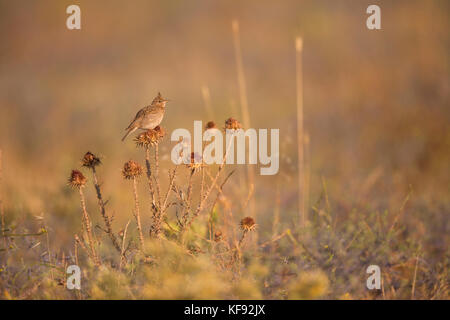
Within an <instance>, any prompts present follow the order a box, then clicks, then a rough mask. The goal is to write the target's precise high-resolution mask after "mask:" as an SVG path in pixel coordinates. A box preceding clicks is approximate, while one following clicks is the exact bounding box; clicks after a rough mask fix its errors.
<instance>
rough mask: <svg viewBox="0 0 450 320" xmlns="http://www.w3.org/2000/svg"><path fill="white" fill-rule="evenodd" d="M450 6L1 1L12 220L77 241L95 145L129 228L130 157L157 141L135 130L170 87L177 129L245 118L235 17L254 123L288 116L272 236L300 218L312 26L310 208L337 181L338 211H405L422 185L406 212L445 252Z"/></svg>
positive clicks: (0, 80)
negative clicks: (299, 52)
mask: <svg viewBox="0 0 450 320" xmlns="http://www.w3.org/2000/svg"><path fill="white" fill-rule="evenodd" d="M71 4H77V5H79V6H80V8H81V20H82V21H81V27H82V28H81V30H68V29H67V28H66V19H67V17H68V14H66V8H67V6H69V5H71ZM370 4H377V5H379V6H380V7H381V25H382V30H379V31H371V30H368V29H367V28H366V19H367V17H368V15H367V14H366V8H367V7H368V6H369V5H370ZM449 9H450V3H449V2H448V1H446V0H442V1H437V0H436V1H298V0H295V1H291V0H286V1H261V0H258V1H256V0H255V1H253V0H250V1H207V0H205V1H197V0H195V1H133V2H125V1H115V0H108V1H106V0H101V1H100V0H97V1H84V0H80V1H68V0H59V1H47V0H41V1H0V34H1V39H2V41H1V43H0V48H1V50H0V148H1V149H2V150H3V169H4V181H3V187H2V188H3V194H4V200H5V201H4V205H5V212H6V216H7V219H8V221H15V222H14V223H17V224H18V223H21V222H24V221H28V220H29V218H30V217H33V216H40V217H44V219H45V220H46V224H47V225H48V227H49V228H50V230H51V232H52V233H50V237H52V238H53V239H54V240H56V239H58V242H57V243H56V244H55V246H57V247H60V246H62V245H64V244H67V245H71V244H72V239H73V238H72V235H73V232H76V231H77V230H78V229H79V218H80V212H79V206H78V198H77V195H76V194H75V192H73V191H72V190H70V189H69V188H68V186H67V178H68V176H69V173H70V170H71V169H73V168H79V167H80V162H81V157H82V156H83V154H84V153H85V152H87V151H91V152H93V153H95V154H97V155H99V156H100V157H101V158H102V162H103V166H102V167H101V168H100V172H99V175H100V177H101V180H102V183H103V188H104V194H105V196H106V198H108V199H109V200H110V203H109V206H110V207H109V208H110V210H113V211H114V213H115V219H116V220H115V228H116V229H119V228H120V227H121V226H123V225H124V223H126V221H127V220H128V219H131V217H132V207H133V203H132V193H131V190H130V186H129V183H128V182H126V181H124V180H123V179H122V176H121V172H120V170H121V168H122V166H123V163H124V162H125V161H127V160H129V159H135V160H139V161H141V162H142V160H143V155H142V152H141V151H140V150H137V149H136V148H135V146H134V144H133V143H132V141H131V139H128V140H127V141H126V142H125V143H122V142H121V141H120V138H121V137H122V136H123V134H124V129H125V127H126V126H127V125H128V124H129V122H130V121H131V120H132V119H133V117H134V115H135V113H136V112H137V111H138V110H139V109H140V108H142V107H144V106H145V105H147V104H149V103H150V102H151V101H152V99H153V97H154V96H155V95H156V94H157V92H158V91H161V93H162V94H163V96H164V97H168V98H170V99H171V100H172V102H171V103H170V104H169V106H168V108H167V113H166V116H165V119H164V121H163V123H162V125H163V126H164V127H165V128H166V130H167V131H168V132H169V133H170V132H171V131H173V130H174V129H176V128H187V129H189V130H192V128H193V121H194V120H203V121H205V122H206V121H208V120H215V121H216V122H217V123H219V125H220V126H222V123H223V121H224V120H225V119H226V118H228V117H230V116H233V117H235V118H237V119H240V120H242V114H241V106H240V100H239V88H238V82H237V72H236V62H235V57H234V48H233V35H232V28H231V22H232V20H233V19H236V20H238V21H239V24H240V39H241V49H242V55H243V66H244V71H245V76H246V84H247V95H248V101H249V112H250V118H251V126H252V127H254V128H281V131H280V145H281V150H280V155H281V163H280V172H279V174H278V175H276V176H259V175H258V174H257V175H256V180H255V193H254V196H253V198H254V199H255V202H256V207H255V210H256V212H257V213H258V221H257V222H258V224H259V225H260V227H259V231H258V232H259V234H260V237H262V238H264V237H265V236H266V230H270V232H269V231H267V234H271V226H272V220H273V214H274V211H275V210H276V207H278V208H279V209H280V219H281V224H282V225H286V226H289V225H291V224H293V223H294V222H295V221H297V219H298V218H297V217H298V213H297V212H298V207H297V195H298V193H297V192H298V187H297V178H296V176H297V140H296V130H297V129H296V122H295V121H296V120H295V119H296V89H295V88H296V82H295V79H296V77H295V76H296V75H295V43H294V41H295V37H297V36H302V37H303V41H304V50H303V69H304V73H303V79H304V112H305V115H304V117H305V130H306V131H307V132H308V134H309V136H310V148H309V151H308V159H309V160H308V161H309V168H310V169H309V172H310V177H311V179H310V181H311V182H310V185H311V193H310V204H311V206H312V205H313V204H314V202H315V201H317V199H318V198H319V195H320V193H321V191H322V190H323V185H324V182H326V185H327V192H328V194H329V198H330V199H329V201H330V206H331V208H332V210H333V212H334V215H336V217H337V218H336V219H337V223H341V222H343V221H345V217H346V214H347V213H348V212H350V211H351V210H353V209H356V210H361V211H362V212H368V211H372V210H381V211H384V210H389V211H390V212H394V213H395V212H397V211H398V210H399V208H400V207H401V206H402V204H403V202H404V199H405V198H406V197H407V195H408V193H410V192H411V197H410V201H409V202H408V204H407V206H406V208H405V210H406V211H405V217H406V219H405V222H404V223H411V224H415V225H416V226H417V228H415V229H416V230H417V232H418V235H417V236H418V237H422V238H423V239H424V241H426V243H427V244H428V246H429V250H436V251H437V252H438V253H439V254H438V255H437V256H436V259H440V258H441V257H442V254H444V253H445V252H447V250H448V243H449V239H448V234H450V233H449V231H450V230H449V225H448V213H449V211H450V201H449V200H450V199H449V192H448V191H449V187H448V186H449V183H450V174H449V173H450V172H449V168H448V164H449V162H450V151H449V150H450V130H449V120H450V108H449V106H450V105H449V92H450V85H449V71H450V70H449V49H450V47H449V45H450V41H449V30H450V28H449V20H450V19H449V12H450V10H449ZM205 86H206V87H208V88H209V92H210V97H211V106H212V108H213V117H214V119H209V118H208V114H207V110H206V109H205V104H204V101H203V98H202V90H201V88H202V87H205ZM172 146H173V143H171V142H170V137H169V136H168V137H166V139H165V140H164V142H163V143H162V145H161V148H162V150H161V153H162V156H163V163H162V166H163V173H162V174H164V175H165V174H166V173H165V172H166V171H164V170H166V169H167V168H169V167H170V166H171V163H170V160H169V154H170V150H171V148H172ZM237 169H238V172H237V173H238V174H236V175H235V176H234V177H233V179H234V181H233V182H232V183H230V184H229V185H228V186H227V187H226V188H225V193H226V194H228V195H230V196H231V198H233V195H234V194H236V196H240V198H239V199H240V200H236V202H235V203H232V206H234V209H233V210H234V212H235V215H236V223H237V222H238V220H237V219H239V218H240V217H242V216H245V215H246V212H245V210H243V209H242V208H243V207H244V206H243V205H242V202H243V201H245V198H246V197H247V194H248V192H247V191H246V190H242V187H240V188H239V190H235V189H233V188H235V187H233V185H234V186H235V185H236V184H238V183H239V181H242V180H243V179H245V167H243V166H241V167H238V168H237ZM86 173H87V172H86ZM87 176H88V177H89V178H90V176H89V175H87ZM244 185H245V184H244ZM141 188H142V194H144V193H145V192H146V191H145V184H144V183H142V184H141ZM88 193H89V195H88V207H90V208H91V209H90V211H94V212H92V214H91V215H93V216H94V220H98V219H99V215H97V212H96V210H97V208H96V206H95V205H96V203H95V197H94V192H93V190H90V191H89V192H88ZM142 201H143V204H142V206H143V207H145V206H147V205H148V203H147V202H146V201H147V199H145V198H144V199H143V200H142ZM310 214H313V213H312V212H310Z"/></svg>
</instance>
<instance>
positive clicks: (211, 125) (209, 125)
mask: <svg viewBox="0 0 450 320" xmlns="http://www.w3.org/2000/svg"><path fill="white" fill-rule="evenodd" d="M209 129H217V126H216V123H215V122H214V121H208V123H207V124H206V126H205V130H209Z"/></svg>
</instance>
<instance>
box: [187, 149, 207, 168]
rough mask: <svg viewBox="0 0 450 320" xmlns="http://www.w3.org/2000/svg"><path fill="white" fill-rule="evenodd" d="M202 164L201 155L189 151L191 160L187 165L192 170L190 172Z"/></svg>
mask: <svg viewBox="0 0 450 320" xmlns="http://www.w3.org/2000/svg"><path fill="white" fill-rule="evenodd" d="M203 166H204V164H203V160H202V156H201V155H199V154H198V153H194V152H191V162H190V163H189V164H188V165H187V167H188V168H189V169H191V170H192V173H195V172H196V171H198V170H199V169H200V168H201V167H203Z"/></svg>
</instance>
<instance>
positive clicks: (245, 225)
mask: <svg viewBox="0 0 450 320" xmlns="http://www.w3.org/2000/svg"><path fill="white" fill-rule="evenodd" d="M255 228H256V223H255V220H254V219H253V218H252V217H245V218H244V219H242V220H241V229H242V230H243V231H252V230H255Z"/></svg>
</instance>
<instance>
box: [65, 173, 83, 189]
mask: <svg viewBox="0 0 450 320" xmlns="http://www.w3.org/2000/svg"><path fill="white" fill-rule="evenodd" d="M86 181H87V179H86V177H85V176H84V175H83V174H82V173H81V172H80V171H78V170H72V173H71V174H70V178H69V185H70V186H71V187H72V188H74V189H75V188H78V189H80V188H82V187H84V186H85V184H86Z"/></svg>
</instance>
